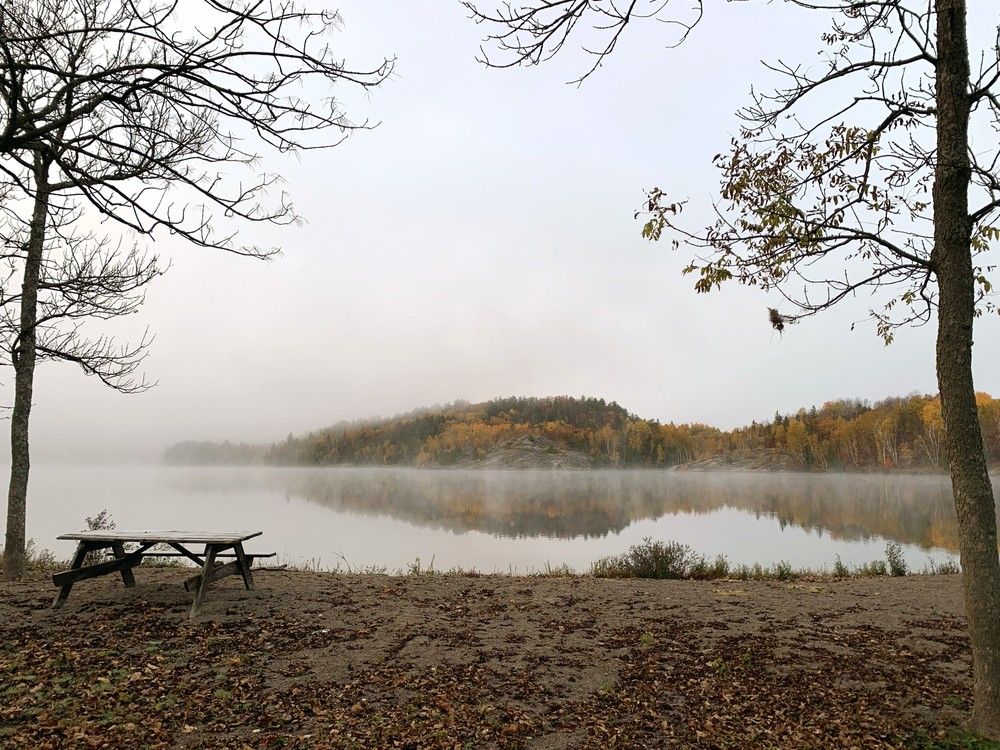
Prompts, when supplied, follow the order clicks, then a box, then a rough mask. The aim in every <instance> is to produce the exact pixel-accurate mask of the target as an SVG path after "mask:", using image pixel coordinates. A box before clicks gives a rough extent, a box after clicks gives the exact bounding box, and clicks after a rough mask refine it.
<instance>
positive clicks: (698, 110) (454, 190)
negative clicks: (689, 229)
mask: <svg viewBox="0 0 1000 750" xmlns="http://www.w3.org/2000/svg"><path fill="white" fill-rule="evenodd" d="M313 4H318V3H317V2H315V0H314V3H313ZM992 4H993V3H992V0H990V2H983V3H982V6H981V7H979V8H978V10H979V11H980V12H986V13H988V12H989V11H988V10H987V7H986V6H990V5H992ZM329 5H330V7H338V8H340V9H341V10H342V12H343V16H344V22H345V23H344V28H343V31H342V33H341V35H340V38H339V40H338V43H339V45H340V46H341V48H342V50H343V52H344V55H345V56H346V57H347V58H348V59H349V60H351V61H352V62H353V63H354V64H355V65H363V64H366V63H370V62H378V61H379V60H380V59H381V57H382V56H396V57H397V58H398V63H397V68H396V70H397V75H396V76H395V77H394V79H393V80H391V81H390V82H388V83H387V84H386V85H385V86H383V87H381V88H379V89H377V90H375V91H374V92H372V94H371V95H370V97H369V98H366V99H357V98H356V97H351V96H348V97H347V99H348V101H349V102H350V103H351V108H350V109H351V114H352V116H353V117H354V119H358V120H360V119H363V118H365V117H372V118H373V119H376V120H379V121H380V122H381V125H380V126H379V127H378V128H377V129H375V130H373V131H371V132H363V133H359V134H357V135H356V136H355V137H352V138H351V139H350V140H348V141H347V142H346V143H345V144H343V145H342V146H340V147H338V148H336V149H335V150H333V151H329V152H326V153H309V154H306V155H304V156H302V157H301V159H300V160H298V161H293V160H277V159H274V158H273V155H267V157H268V158H267V159H266V161H265V163H266V165H267V166H268V167H270V168H271V169H274V168H276V167H277V168H280V169H281V170H282V171H283V173H284V175H285V176H286V178H287V182H288V189H289V190H290V192H291V194H292V196H293V198H294V199H295V202H296V205H297V207H298V209H299V211H300V212H301V213H302V214H303V216H304V217H305V219H306V224H305V225H304V226H302V227H300V228H293V229H284V230H281V231H277V230H275V231H271V232H267V233H265V235H266V236H264V237H263V239H265V240H268V241H270V242H274V243H279V244H281V245H282V246H283V248H284V254H283V256H282V257H280V258H278V259H277V260H275V261H272V262H269V263H262V262H258V261H252V260H247V259H243V258H239V257H233V256H226V255H222V254H218V253H215V254H211V253H207V252H205V251H198V250H194V249H192V248H188V247H183V246H181V245H179V244H178V243H176V242H175V241H174V240H172V239H171V238H167V237H164V238H161V239H160V241H159V244H158V247H157V249H158V251H159V252H161V253H162V254H163V255H164V256H166V257H168V258H169V259H170V261H171V263H172V268H171V269H170V271H169V273H168V274H167V275H166V276H165V277H164V278H163V279H161V280H158V281H157V282H155V284H154V286H153V287H152V288H151V290H150V293H149V297H148V303H147V305H146V306H145V308H144V310H143V312H142V313H141V316H140V317H139V318H137V319H135V320H133V321H131V322H130V326H132V328H133V330H134V329H135V327H136V326H138V327H140V328H141V327H142V326H146V325H148V326H149V328H150V329H151V331H152V332H154V333H155V335H156V341H155V344H154V345H153V348H152V351H151V354H150V356H149V358H148V360H147V366H146V372H147V374H148V376H149V377H150V378H151V379H155V380H158V381H159V385H158V386H157V387H156V388H155V389H153V390H151V391H149V392H147V393H144V394H141V395H137V396H122V395H119V394H116V393H113V392H110V391H108V390H106V389H104V388H102V387H101V386H100V384H99V383H97V382H96V381H94V380H93V379H88V378H85V377H84V376H83V375H82V374H81V373H80V372H79V371H78V370H77V369H75V368H73V367H71V366H65V365H55V364H45V365H44V366H42V367H41V368H40V371H39V374H38V379H37V383H36V387H35V411H34V413H33V424H32V445H33V450H34V454H35V456H37V457H40V458H42V459H73V458H76V459H80V460H90V459H92V458H97V457H100V458H105V459H106V458H109V457H111V458H155V457H157V456H158V455H159V454H160V452H161V451H162V448H163V447H164V446H165V445H167V444H169V443H171V442H174V441H177V440H182V439H189V438H190V439H212V440H215V439H223V438H229V439H233V440H250V441H270V440H272V439H280V438H283V437H284V436H285V435H286V434H287V433H288V432H302V431H306V430H309V429H313V428H318V427H322V426H325V425H329V424H332V423H334V422H337V421H339V420H342V419H356V418H362V417H370V416H373V415H385V416H388V415H392V414H395V413H398V412H401V411H407V410H409V409H412V408H414V407H418V406H424V405H430V404H434V403H440V402H448V401H452V400H455V399H467V400H470V401H479V400H484V399H489V398H492V397H496V396H505V395H535V396H545V395H553V394H569V395H582V394H586V395H592V396H601V397H604V398H607V399H609V400H616V401H618V402H619V403H621V404H622V405H623V406H625V407H627V408H628V409H629V410H631V411H634V412H636V413H637V414H639V415H641V416H644V417H649V418H657V419H660V420H662V421H671V420H672V421H682V422H686V421H699V422H706V423H710V424H715V425H718V426H721V427H731V426H734V425H737V424H743V423H746V422H749V421H750V420H751V419H754V418H766V417H769V416H770V415H772V414H773V413H774V411H775V410H780V411H783V412H787V411H791V410H794V409H796V408H798V407H799V406H803V405H805V406H808V405H811V404H817V405H818V404H821V403H822V402H823V401H826V400H829V399H832V398H837V397H863V398H869V399H877V398H880V397H884V396H887V395H893V394H904V393H907V392H910V391H922V392H932V391H934V390H936V388H935V382H934V371H933V330H932V328H931V327H927V328H924V329H919V330H910V331H904V332H902V333H901V334H900V335H899V336H898V338H897V340H896V343H895V344H894V345H893V346H891V347H889V348H886V347H884V346H883V345H882V343H881V342H880V340H879V339H877V337H876V336H875V335H874V333H873V328H872V326H871V325H870V324H867V323H866V324H863V325H859V326H858V327H857V329H856V330H855V331H853V332H852V331H851V330H850V325H851V322H852V321H855V320H861V319H863V317H864V310H865V306H864V303H863V301H858V302H857V303H856V304H852V303H846V304H844V305H842V306H841V307H840V308H839V309H837V310H835V311H833V312H830V313H828V314H827V315H825V316H823V317H821V318H816V319H812V320H809V321H806V322H805V323H803V324H801V325H799V326H797V327H793V328H790V329H788V330H787V331H786V332H785V335H784V338H783V339H782V338H779V337H778V336H777V335H775V334H774V333H773V332H772V330H771V329H770V327H769V326H768V325H767V321H766V306H767V305H768V304H769V303H770V304H774V303H775V302H776V300H774V299H773V298H772V299H769V298H767V297H765V296H763V295H761V294H760V293H759V292H755V291H751V290H745V289H740V288H737V287H735V286H734V287H732V288H729V289H726V290H725V291H724V292H722V293H721V294H713V295H710V296H705V295H696V294H695V293H694V291H693V290H692V288H691V285H692V281H691V279H690V278H687V277H681V275H680V269H681V267H682V266H683V265H684V263H685V260H686V256H685V255H684V254H683V253H679V254H678V253H674V252H672V251H671V250H670V249H669V246H668V243H661V244H659V245H655V244H649V243H647V242H645V241H644V240H642V239H641V238H640V236H639V229H640V227H639V224H638V223H637V222H636V221H635V220H634V219H633V212H634V210H635V209H636V208H637V207H638V206H639V205H640V203H641V201H642V198H643V190H644V189H645V188H648V187H651V186H653V185H659V186H661V187H664V188H667V189H669V191H670V192H671V194H674V195H678V196H679V197H688V198H689V199H690V201H691V206H692V216H694V217H697V216H698V215H699V214H698V213H697V212H698V211H699V210H701V211H704V210H705V209H707V207H708V206H709V205H710V201H711V198H712V195H713V193H714V189H715V186H716V183H717V176H716V173H715V172H714V170H713V169H712V167H711V159H712V157H713V155H714V154H716V153H718V152H719V151H722V150H724V149H725V148H726V145H727V144H728V142H729V139H730V138H731V136H732V135H733V134H734V133H735V132H736V129H737V121H736V119H735V117H734V116H733V112H734V111H735V110H736V109H737V108H738V107H739V106H740V105H742V104H744V103H746V101H747V94H748V91H749V88H750V86H751V85H754V84H756V85H761V84H766V82H767V77H766V76H765V75H764V71H763V70H762V68H761V66H760V62H759V61H760V60H762V59H770V60H773V59H775V57H776V56H777V54H779V53H780V54H781V56H782V57H784V58H786V59H789V60H801V61H805V62H807V63H809V62H810V61H814V60H816V49H817V45H816V39H817V36H818V33H819V31H820V30H821V29H822V28H823V24H822V23H819V21H820V19H819V18H817V17H816V16H810V15H809V14H804V13H788V12H787V11H785V10H783V9H781V7H780V6H775V5H772V4H763V3H761V4H739V3H737V4H732V3H721V2H720V3H716V4H714V5H712V6H711V7H710V8H709V13H708V17H707V18H706V20H705V22H704V24H703V25H702V27H700V28H699V29H698V30H697V31H696V32H695V34H694V35H693V36H692V37H691V38H690V39H689V40H688V42H687V43H686V44H685V45H684V46H683V47H682V48H680V49H676V50H667V49H665V45H664V40H665V37H664V36H662V35H663V34H665V33H666V31H665V29H664V27H662V26H660V25H656V24H647V25H645V26H637V27H636V28H635V29H634V30H630V33H628V34H626V36H625V38H624V39H623V41H622V43H621V46H620V48H619V52H618V53H616V55H615V57H614V58H612V59H611V60H610V61H609V62H608V64H607V65H606V66H605V67H604V68H602V69H601V70H600V71H599V72H598V73H597V74H596V75H594V76H593V77H592V78H591V79H590V80H588V81H587V82H586V83H585V84H584V85H583V86H582V87H579V88H577V87H574V86H568V85H566V84H565V82H566V81H567V80H569V79H571V78H572V77H574V75H576V74H578V73H579V72H581V69H582V67H583V66H584V65H585V64H586V59H585V58H584V57H583V56H582V55H580V54H566V55H564V56H563V57H562V58H561V59H559V60H558V61H556V62H555V63H554V64H551V65H549V66H543V67H541V68H534V69H530V70H510V71H496V70H487V69H485V68H484V67H483V66H482V65H480V64H479V63H477V62H476V60H475V56H476V53H477V49H478V46H479V40H480V37H481V36H482V33H483V30H482V29H481V28H478V27H476V26H475V25H474V24H472V23H471V22H470V21H469V20H468V19H467V18H466V14H465V12H464V10H463V9H462V8H461V7H460V6H459V5H458V3H457V2H448V1H447V0H407V1H406V2H402V1H401V0H345V1H344V2H339V3H337V4H336V5H334V4H333V3H329ZM974 10H975V8H974ZM345 93H346V92H345ZM255 231H259V230H255ZM977 325H978V331H977V337H976V349H975V355H976V363H975V364H976V378H977V384H978V387H979V388H980V389H981V390H988V391H992V392H994V393H1000V368H998V364H1000V354H998V350H997V345H996V344H997V332H998V326H997V323H996V322H994V321H993V320H990V321H986V322H983V321H980V322H979V323H978V324H977ZM9 380H10V374H9V372H8V374H7V382H5V383H4V386H5V388H6V389H7V392H8V393H9V392H10V382H9Z"/></svg>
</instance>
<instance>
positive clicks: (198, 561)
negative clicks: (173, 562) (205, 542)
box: [149, 542, 205, 567]
mask: <svg viewBox="0 0 1000 750" xmlns="http://www.w3.org/2000/svg"><path fill="white" fill-rule="evenodd" d="M167 544H169V545H170V546H171V547H173V548H174V549H175V550H176V552H163V553H157V552H150V553H149V554H150V555H151V556H155V557H160V556H162V557H171V556H173V555H179V556H181V557H186V558H187V559H188V560H191V561H193V562H194V564H195V565H197V566H198V567H201V566H202V565H204V564H205V559H204V558H203V557H202V556H201V555H196V554H195V553H194V552H192V551H191V550H189V549H188V548H187V547H185V546H184V545H183V544H178V543H177V542H167Z"/></svg>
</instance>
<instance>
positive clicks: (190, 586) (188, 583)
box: [184, 560, 240, 591]
mask: <svg viewBox="0 0 1000 750" xmlns="http://www.w3.org/2000/svg"><path fill="white" fill-rule="evenodd" d="M239 572H240V561H239V560H233V561H232V562H227V563H225V564H222V565H216V566H215V567H214V568H212V572H211V573H209V575H208V582H209V583H210V584H212V583H215V582H216V581H219V580H222V579H223V578H227V577H228V576H235V575H238V574H239ZM203 575H204V573H198V574H197V575H193V576H191V577H190V578H188V579H186V580H185V581H184V588H185V590H187V591H194V590H195V589H197V588H198V586H200V585H201V578H202V576H203Z"/></svg>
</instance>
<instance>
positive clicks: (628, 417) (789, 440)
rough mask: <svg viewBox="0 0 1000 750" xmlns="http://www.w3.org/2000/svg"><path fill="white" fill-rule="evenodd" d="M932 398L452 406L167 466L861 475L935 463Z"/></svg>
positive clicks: (936, 405) (938, 423) (981, 398)
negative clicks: (803, 403)
mask: <svg viewBox="0 0 1000 750" xmlns="http://www.w3.org/2000/svg"><path fill="white" fill-rule="evenodd" d="M977 398H978V403H979V411H980V416H981V418H982V423H983V432H984V439H985V442H986V450H987V455H988V456H989V458H990V462H991V463H994V464H995V463H1000V401H998V400H996V399H994V398H992V397H991V396H989V395H988V394H985V393H982V394H979V395H978V397H977ZM943 430H944V428H943V424H942V420H941V402H940V400H939V399H938V398H937V397H934V396H925V395H910V396H904V397H898V398H887V399H884V400H882V401H878V402H875V403H869V402H867V401H861V400H856V399H853V400H852V399H848V400H839V401H829V402H827V403H825V404H823V406H822V407H820V408H817V407H812V408H811V409H800V410H799V411H798V412H796V413H794V414H788V415H782V414H775V416H774V418H773V419H771V420H770V421H762V422H756V421H755V422H753V423H751V424H750V425H747V426H745V427H740V428H737V429H734V430H731V431H724V430H720V429H718V428H715V427H710V426H707V425H703V424H674V423H672V422H670V423H661V422H658V421H656V420H649V419H643V418H641V417H639V416H636V415H634V414H631V413H629V412H628V411H627V410H626V409H624V408H623V407H621V406H620V405H618V404H617V403H615V402H613V401H612V402H607V401H605V400H604V399H597V398H571V397H568V396H556V397H551V398H502V399H494V400H492V401H487V402H485V403H479V404H470V403H467V402H456V403H453V404H449V405H446V406H441V407H434V408H431V409H422V410H418V411H414V412H410V413H408V414H403V415H399V416H396V417H393V418H391V419H384V420H373V421H368V422H354V423H342V424H338V425H335V426H333V427H330V428H326V429H322V430H317V431H315V432H311V433H309V434H307V435H303V436H301V437H295V436H293V435H289V436H288V438H287V439H286V440H285V441H284V442H280V443H275V444H273V445H270V446H261V445H248V444H242V443H240V444H237V443H230V442H225V443H195V442H185V443H178V444H176V445H174V446H171V447H170V448H168V449H167V451H166V454H165V460H166V461H167V462H168V463H174V464H231V465H239V464H271V465H293V466H294V465H299V466H303V465H304V466H324V465H337V464H355V465H357V464H360V465H386V466H468V465H475V464H476V462H477V461H481V460H483V459H484V458H485V457H486V456H487V455H488V454H490V452H491V451H494V450H496V449H497V448H498V447H502V446H510V445H511V444H512V441H515V440H517V439H518V438H521V437H523V436H526V435H536V436H542V437H544V438H546V439H548V440H551V441H552V442H553V443H554V444H555V445H557V446H559V448H560V450H568V451H575V452H578V453H579V454H582V455H583V456H586V457H588V458H589V460H590V465H592V466H594V467H612V468H632V467H635V468H643V467H644V468H667V467H673V466H678V465H683V464H692V463H695V462H706V461H709V460H711V459H714V460H715V461H716V463H720V462H721V463H725V464H727V465H730V466H736V467H739V466H743V465H753V466H756V467H758V468H771V469H804V470H846V471H855V470H858V471H871V470H892V469H925V470H936V469H939V468H941V467H942V466H943V462H944V455H943V448H942V445H943V442H942V437H943Z"/></svg>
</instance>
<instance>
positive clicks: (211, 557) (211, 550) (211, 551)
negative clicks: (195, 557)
mask: <svg viewBox="0 0 1000 750" xmlns="http://www.w3.org/2000/svg"><path fill="white" fill-rule="evenodd" d="M217 546H218V545H215V544H206V545H205V564H204V565H202V568H201V581H200V582H199V583H198V591H197V592H195V595H194V602H193V603H192V604H191V614H190V617H197V616H198V613H199V612H200V611H201V603H202V601H203V600H204V599H205V591H206V590H207V589H208V583H209V580H210V579H211V576H210V575H209V573H210V572H211V570H212V568H214V567H215V553H216V552H217V551H218V550H217V549H216V547H217Z"/></svg>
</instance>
